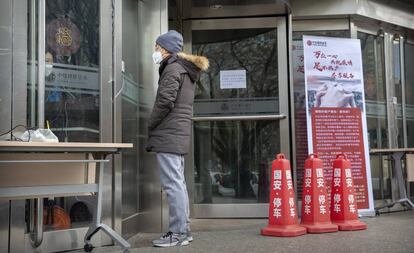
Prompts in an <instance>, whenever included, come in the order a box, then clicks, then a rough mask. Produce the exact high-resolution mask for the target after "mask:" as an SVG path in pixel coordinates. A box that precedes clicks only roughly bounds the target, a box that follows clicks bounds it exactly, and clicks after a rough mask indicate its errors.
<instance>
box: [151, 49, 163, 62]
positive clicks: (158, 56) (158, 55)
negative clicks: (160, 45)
mask: <svg viewBox="0 0 414 253" xmlns="http://www.w3.org/2000/svg"><path fill="white" fill-rule="evenodd" d="M152 59H153V60H154V63H155V64H160V63H161V62H162V60H163V57H162V54H161V52H160V51H155V52H154V53H153V54H152Z"/></svg>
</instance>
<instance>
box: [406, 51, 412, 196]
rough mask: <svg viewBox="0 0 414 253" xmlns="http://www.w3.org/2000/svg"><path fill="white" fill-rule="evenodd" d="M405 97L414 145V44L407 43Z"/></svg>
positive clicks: (408, 128)
mask: <svg viewBox="0 0 414 253" xmlns="http://www.w3.org/2000/svg"><path fill="white" fill-rule="evenodd" d="M404 52H405V56H404V60H405V99H406V111H405V112H406V119H407V146H408V147H410V148H412V147H414V71H412V69H413V67H414V45H413V44H405V50H404ZM413 188H414V187H413Z"/></svg>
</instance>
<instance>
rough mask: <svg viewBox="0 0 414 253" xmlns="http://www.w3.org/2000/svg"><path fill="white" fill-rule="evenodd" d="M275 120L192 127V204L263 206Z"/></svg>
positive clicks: (274, 145)
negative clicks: (193, 166) (193, 198)
mask: <svg viewBox="0 0 414 253" xmlns="http://www.w3.org/2000/svg"><path fill="white" fill-rule="evenodd" d="M279 138H280V137H279V124H278V122H276V121H227V122H226V121H217V122H196V123H195V124H194V146H195V147H194V159H195V170H194V171H195V174H194V177H195V203H196V204H198V203H266V202H267V201H268V200H269V173H270V169H271V162H272V159H273V158H274V156H275V154H276V153H277V152H279V150H280V146H279Z"/></svg>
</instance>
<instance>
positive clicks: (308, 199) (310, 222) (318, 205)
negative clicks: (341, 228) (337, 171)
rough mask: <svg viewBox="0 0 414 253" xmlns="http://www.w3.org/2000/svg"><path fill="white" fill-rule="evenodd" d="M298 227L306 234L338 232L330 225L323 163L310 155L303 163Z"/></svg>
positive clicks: (335, 226)
mask: <svg viewBox="0 0 414 253" xmlns="http://www.w3.org/2000/svg"><path fill="white" fill-rule="evenodd" d="M300 225H301V226H302V227H305V228H306V229H307V231H308V233H327V232H336V231H338V226H337V225H334V224H332V222H331V217H330V213H329V201H328V194H327V193H326V183H325V178H324V175H323V163H322V160H321V159H319V158H318V156H317V155H314V154H310V155H309V157H308V159H306V161H305V170H304V176H303V191H302V218H301V222H300Z"/></svg>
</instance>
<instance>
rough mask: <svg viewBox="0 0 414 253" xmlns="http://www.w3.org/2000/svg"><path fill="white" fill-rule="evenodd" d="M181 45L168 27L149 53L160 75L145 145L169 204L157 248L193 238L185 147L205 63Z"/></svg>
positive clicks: (155, 244) (183, 243) (205, 66)
mask: <svg viewBox="0 0 414 253" xmlns="http://www.w3.org/2000/svg"><path fill="white" fill-rule="evenodd" d="M182 47H183V37H182V35H181V34H180V33H178V32H177V31H174V30H170V31H168V32H167V33H164V34H162V35H160V36H159V37H158V38H157V40H156V43H155V52H154V53H153V60H154V63H156V64H159V65H160V66H159V76H160V77H159V80H158V89H157V94H156V98H155V103H154V107H153V109H152V113H151V116H150V118H149V121H148V142H147V147H146V150H147V151H148V152H155V153H156V158H157V162H158V165H159V172H160V181H161V186H162V188H163V189H164V191H165V193H166V194H167V199H168V205H169V231H168V232H167V233H166V234H165V235H163V236H161V237H160V238H159V239H157V240H154V241H153V245H154V246H157V247H171V246H179V245H188V244H189V242H191V241H192V240H193V238H192V235H191V232H190V220H189V200H188V193H187V186H186V183H185V179H184V155H186V154H187V153H188V152H189V144H190V133H191V117H192V114H193V101H194V89H195V86H194V83H195V82H196V81H197V80H198V79H199V76H200V72H201V71H203V70H206V69H207V68H208V64H209V62H208V59H207V58H205V57H203V56H197V55H190V54H185V53H183V52H182Z"/></svg>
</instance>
